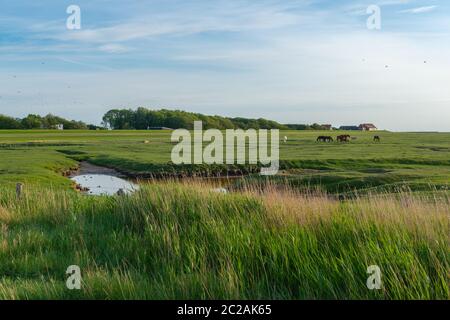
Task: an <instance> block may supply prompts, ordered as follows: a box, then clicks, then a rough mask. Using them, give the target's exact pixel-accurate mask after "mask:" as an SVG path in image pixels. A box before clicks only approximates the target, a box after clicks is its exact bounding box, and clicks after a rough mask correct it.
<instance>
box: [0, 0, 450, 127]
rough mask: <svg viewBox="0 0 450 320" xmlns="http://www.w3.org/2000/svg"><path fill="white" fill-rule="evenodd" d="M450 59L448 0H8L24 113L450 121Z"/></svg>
mask: <svg viewBox="0 0 450 320" xmlns="http://www.w3.org/2000/svg"><path fill="white" fill-rule="evenodd" d="M70 5H77V6H78V7H79V8H80V13H81V15H80V17H81V19H80V27H81V29H74V30H73V29H70V28H68V27H67V20H68V18H69V17H70V16H71V13H69V14H68V13H67V8H68V7H69V6H70ZM371 5H376V6H378V8H379V9H380V29H373V28H368V25H367V21H368V19H369V18H370V17H371V16H372V14H373V11H370V12H369V13H368V11H367V10H368V8H369V6H371ZM69 20H70V21H72V20H71V19H69ZM70 21H69V22H70ZM370 21H374V20H370ZM449 57H450V1H448V0H379V1H376V0H368V1H364V0H359V1H358V0H184V1H181V0H127V1H119V0H95V1H94V0H71V1H65V0H46V1H39V2H38V1H31V0H28V1H26V0H14V1H10V0H0V113H1V114H7V115H10V116H14V117H23V116H25V115H27V114H29V113H34V114H41V115H45V114H47V113H53V114H56V115H60V116H64V117H67V118H71V119H76V120H83V121H86V122H90V123H95V124H99V123H100V122H101V118H102V116H103V114H104V113H105V112H106V111H107V110H110V109H112V108H133V109H135V108H137V107H148V108H152V109H159V108H163V107H164V108H167V109H181V110H186V111H192V112H201V113H205V114H210V115H215V114H218V115H223V116H231V117H237V116H242V117H251V118H260V117H264V118H268V119H272V120H276V121H279V122H281V123H314V122H317V123H321V124H328V123H331V124H333V125H334V126H340V125H358V124H360V123H366V122H371V123H375V124H376V125H377V126H378V127H379V128H381V129H387V130H393V131H450V58H449Z"/></svg>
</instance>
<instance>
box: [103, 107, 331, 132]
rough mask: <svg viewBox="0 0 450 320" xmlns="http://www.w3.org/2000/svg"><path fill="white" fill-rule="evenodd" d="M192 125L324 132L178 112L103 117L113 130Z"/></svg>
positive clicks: (141, 111)
mask: <svg viewBox="0 0 450 320" xmlns="http://www.w3.org/2000/svg"><path fill="white" fill-rule="evenodd" d="M194 121H202V122H203V128H204V129H219V130H224V129H244V130H246V129H280V130H287V129H291V130H324V129H325V128H324V127H322V126H320V125H318V124H314V125H284V124H280V123H278V122H276V121H272V120H267V119H263V118H259V119H248V118H228V117H222V116H217V115H215V116H208V115H204V114H200V113H193V112H186V111H181V110H166V109H161V110H150V109H147V108H138V109H137V110H132V109H113V110H110V111H108V112H107V113H106V114H105V115H104V116H103V124H104V125H105V126H107V127H109V128H111V129H115V130H122V129H128V130H133V129H136V130H146V129H149V128H161V127H166V128H171V129H188V130H191V129H193V127H194Z"/></svg>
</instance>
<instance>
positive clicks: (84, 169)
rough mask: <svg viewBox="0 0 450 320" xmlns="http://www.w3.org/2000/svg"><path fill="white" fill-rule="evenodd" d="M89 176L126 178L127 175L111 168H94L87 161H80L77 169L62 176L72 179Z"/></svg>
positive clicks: (94, 166) (93, 165)
mask: <svg viewBox="0 0 450 320" xmlns="http://www.w3.org/2000/svg"><path fill="white" fill-rule="evenodd" d="M89 174H92V175H94V174H100V175H108V176H113V177H118V178H127V175H125V174H123V173H121V172H119V171H117V170H115V169H111V168H106V167H101V166H96V165H95V164H92V163H89V162H87V161H81V162H80V164H79V166H78V168H74V169H70V170H69V171H67V172H65V174H64V176H66V177H68V178H73V177H76V176H82V175H89Z"/></svg>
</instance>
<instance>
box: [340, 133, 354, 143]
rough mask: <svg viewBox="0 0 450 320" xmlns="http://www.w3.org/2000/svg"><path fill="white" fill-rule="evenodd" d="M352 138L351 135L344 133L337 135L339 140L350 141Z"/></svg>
mask: <svg viewBox="0 0 450 320" xmlns="http://www.w3.org/2000/svg"><path fill="white" fill-rule="evenodd" d="M350 138H351V137H350V135H348V134H343V135H341V136H338V137H337V141H339V142H349V141H350Z"/></svg>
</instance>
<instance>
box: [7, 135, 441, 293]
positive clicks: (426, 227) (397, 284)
mask: <svg viewBox="0 0 450 320" xmlns="http://www.w3.org/2000/svg"><path fill="white" fill-rule="evenodd" d="M322 134H325V133H324V132H300V131H288V132H282V133H281V134H280V136H281V137H282V136H284V135H286V136H288V139H289V140H288V143H286V144H281V151H280V155H281V159H282V169H283V170H282V172H280V176H279V177H275V178H271V179H270V181H269V182H267V184H259V182H260V179H259V178H258V177H257V176H249V177H247V178H245V179H243V180H242V181H240V183H241V185H244V187H245V188H242V189H236V190H238V191H236V192H232V193H229V194H218V193H214V192H211V191H210V190H211V188H212V186H210V185H209V184H208V183H207V182H205V181H203V180H202V181H198V180H195V181H184V182H175V181H153V182H149V183H144V184H143V185H142V188H141V190H140V191H139V192H137V193H136V194H133V195H130V196H124V197H118V196H116V197H89V196H85V195H83V194H80V193H77V192H76V191H74V190H73V188H72V185H71V181H70V180H69V179H67V178H65V177H64V176H63V175H62V173H63V172H64V171H66V170H68V169H70V168H74V167H76V166H77V164H78V162H77V160H88V161H90V162H92V163H94V164H98V165H103V166H108V167H113V168H116V169H119V170H120V171H122V172H126V173H128V174H130V175H135V176H146V175H150V174H152V173H155V172H157V170H166V169H167V167H170V168H173V167H172V166H169V165H168V164H167V163H168V161H169V160H170V151H171V148H172V144H171V143H170V133H169V132H163V131H114V132H112V131H65V132H57V131H1V132H0V299H82V298H87V299H448V298H449V287H448V272H449V266H450V255H449V250H448V249H449V238H448V234H449V228H450V220H449V215H450V200H449V199H450V198H449V191H448V187H449V185H450V134H447V133H388V132H379V133H377V134H378V135H380V136H381V137H382V141H381V143H374V142H373V141H372V138H373V135H374V134H373V133H362V132H356V133H352V135H354V136H356V137H357V139H356V140H354V141H352V142H351V143H349V144H338V143H331V144H325V143H317V142H315V139H316V137H317V136H318V135H322ZM326 134H330V132H327V133H326ZM333 135H334V136H336V133H334V134H333ZM145 140H148V141H149V142H150V143H147V144H145V143H144V141H145ZM203 169H204V168H200V169H199V170H203ZM17 182H21V183H24V184H25V189H24V194H23V195H22V197H21V198H17V197H16V195H15V184H16V183H17ZM280 184H281V185H283V186H282V187H280ZM318 189H322V190H321V191H317V190H318ZM355 190H356V191H357V193H358V194H359V196H356V197H352V198H349V199H348V200H346V201H343V202H340V201H337V200H336V197H335V193H346V192H354V191H355ZM392 191H396V193H393V192H392ZM419 191H420V192H419ZM69 265H79V266H80V268H81V270H82V277H83V283H82V289H81V290H79V291H77V290H75V291H71V290H68V289H67V288H66V285H65V280H66V277H67V276H66V274H65V272H66V269H67V267H68V266H69ZM370 265H378V266H379V267H380V268H381V270H382V281H383V286H382V289H381V290H374V291H371V290H368V289H367V287H366V279H367V277H368V275H367V273H366V269H367V267H368V266H370Z"/></svg>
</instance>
